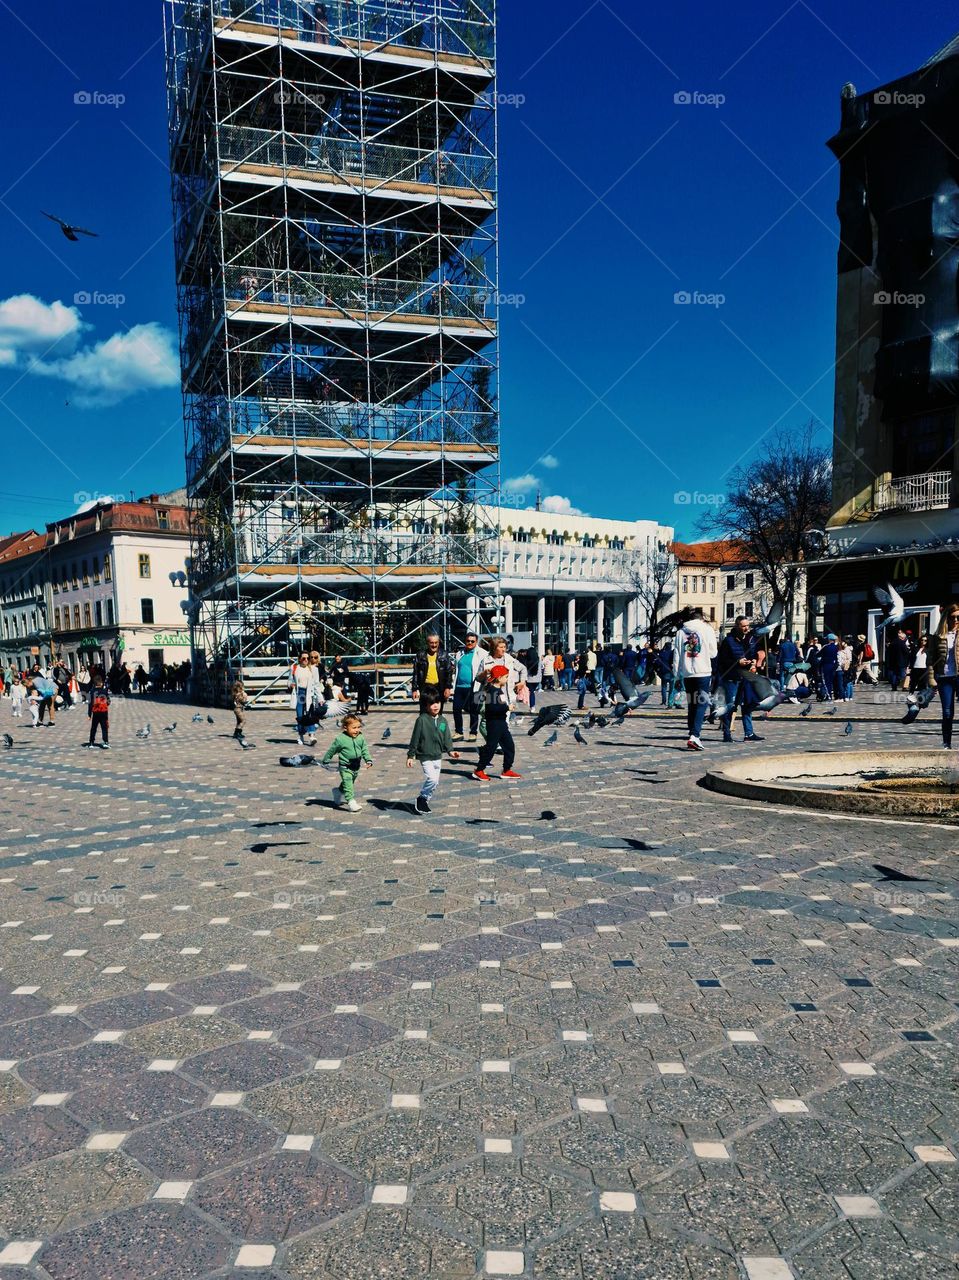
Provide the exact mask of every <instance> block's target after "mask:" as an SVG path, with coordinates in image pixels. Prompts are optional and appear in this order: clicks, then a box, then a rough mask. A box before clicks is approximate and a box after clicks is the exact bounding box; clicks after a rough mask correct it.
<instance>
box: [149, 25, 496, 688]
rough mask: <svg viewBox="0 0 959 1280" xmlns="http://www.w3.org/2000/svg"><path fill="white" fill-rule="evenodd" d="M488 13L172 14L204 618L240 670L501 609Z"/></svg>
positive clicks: (200, 646) (377, 643)
mask: <svg viewBox="0 0 959 1280" xmlns="http://www.w3.org/2000/svg"><path fill="white" fill-rule="evenodd" d="M494 4H495V0H329V2H327V3H314V2H313V0H165V36H166V65H167V96H168V106H169V125H170V156H171V173H172V191H173V206H174V234H175V250H176V278H177V299H178V310H179V322H180V349H181V363H182V373H183V396H184V420H185V434H186V465H187V488H188V493H189V501H190V506H191V509H192V514H193V522H192V523H193V529H194V545H193V547H192V554H191V606H190V610H191V612H190V620H191V624H192V627H193V631H194V635H195V637H196V639H195V645H194V651H195V653H196V655H197V656H198V657H199V655H200V654H202V653H205V654H206V657H207V659H208V660H211V661H214V662H216V663H217V664H218V665H220V666H224V667H229V668H230V669H231V670H233V671H243V672H244V673H245V674H247V676H248V678H249V675H250V674H251V672H252V671H254V670H255V669H256V668H257V666H258V665H259V666H261V667H264V668H269V667H271V666H273V667H276V666H277V663H278V661H279V660H281V659H285V658H286V656H287V654H288V653H289V652H292V651H293V650H294V649H295V650H299V648H300V647H301V646H303V645H304V644H305V643H309V644H310V645H312V646H314V647H316V648H318V649H319V650H320V651H321V652H322V653H324V654H353V655H356V654H359V655H362V656H363V657H365V658H368V659H370V660H371V661H372V663H373V664H375V665H380V664H384V665H385V664H390V663H400V664H402V663H403V661H404V660H406V659H407V658H408V657H409V655H410V654H411V653H413V652H415V651H416V649H417V648H419V647H420V645H421V642H422V635H423V633H424V631H426V630H431V629H435V630H437V631H439V632H440V634H441V635H443V636H444V637H445V639H446V640H447V642H448V643H452V642H453V640H454V639H455V638H456V637H457V636H458V635H460V634H461V633H462V631H463V629H464V628H465V626H466V625H467V624H469V625H476V623H477V621H478V620H479V619H481V618H482V616H483V610H484V609H492V610H494V611H496V610H497V609H498V605H497V603H496V587H495V583H496V575H497V566H498V562H499V550H498V536H499V535H498V530H497V529H496V527H495V526H493V525H491V524H489V516H488V514H487V513H488V512H489V511H491V510H492V509H494V508H495V506H496V494H497V492H498V487H499V427H498V405H497V398H498V383H497V372H498V358H497V331H498V307H497V303H498V284H497V211H496V188H497V165H496V81H495V15H494ZM201 661H202V659H201ZM277 678H279V677H277Z"/></svg>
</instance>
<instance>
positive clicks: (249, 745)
mask: <svg viewBox="0 0 959 1280" xmlns="http://www.w3.org/2000/svg"><path fill="white" fill-rule="evenodd" d="M237 742H238V743H239V744H240V748H241V750H243V751H255V750H256V743H255V742H247V740H246V738H237Z"/></svg>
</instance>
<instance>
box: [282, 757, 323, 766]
mask: <svg viewBox="0 0 959 1280" xmlns="http://www.w3.org/2000/svg"><path fill="white" fill-rule="evenodd" d="M319 763H320V762H319V760H317V758H316V756H308V755H298V756H280V764H281V765H283V767H284V769H302V768H303V767H304V766H305V765H310V764H319Z"/></svg>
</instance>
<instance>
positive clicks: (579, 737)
mask: <svg viewBox="0 0 959 1280" xmlns="http://www.w3.org/2000/svg"><path fill="white" fill-rule="evenodd" d="M573 737H574V738H575V739H576V741H577V742H578V743H579V744H580V746H581V747H588V746H589V742H588V741H587V739H586V738H584V737H583V735H582V733H580V730H579V725H577V726H576V728H575V729H574V730H573Z"/></svg>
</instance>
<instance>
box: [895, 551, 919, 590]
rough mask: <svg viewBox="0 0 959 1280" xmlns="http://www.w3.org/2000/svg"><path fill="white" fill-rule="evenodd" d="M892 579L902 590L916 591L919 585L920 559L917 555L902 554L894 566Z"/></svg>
mask: <svg viewBox="0 0 959 1280" xmlns="http://www.w3.org/2000/svg"><path fill="white" fill-rule="evenodd" d="M892 580H893V582H895V583H898V585H899V590H900V591H915V589H916V587H918V585H919V561H918V559H917V558H916V556H900V557H899V559H898V560H897V561H896V563H895V565H894V566H893V570H892Z"/></svg>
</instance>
